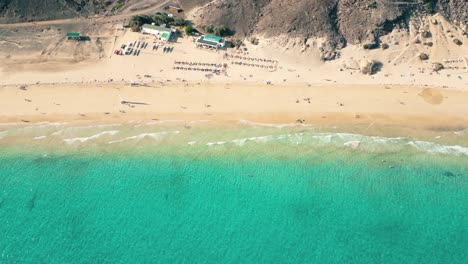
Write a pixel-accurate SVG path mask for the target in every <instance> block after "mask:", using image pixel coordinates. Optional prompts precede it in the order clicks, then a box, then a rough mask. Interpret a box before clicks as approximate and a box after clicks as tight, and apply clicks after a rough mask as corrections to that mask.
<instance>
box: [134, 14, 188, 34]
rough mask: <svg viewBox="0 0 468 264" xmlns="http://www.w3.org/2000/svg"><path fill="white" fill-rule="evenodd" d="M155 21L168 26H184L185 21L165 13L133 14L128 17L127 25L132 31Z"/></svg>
mask: <svg viewBox="0 0 468 264" xmlns="http://www.w3.org/2000/svg"><path fill="white" fill-rule="evenodd" d="M151 23H155V24H156V25H164V24H165V25H168V26H185V25H186V24H187V22H186V21H185V20H184V19H183V18H181V17H176V18H173V17H169V16H168V15H167V14H165V13H164V14H160V15H154V16H151V17H150V16H144V15H138V16H133V17H132V18H131V19H130V22H129V25H130V28H131V29H132V30H133V31H135V32H136V31H140V30H141V27H142V26H143V25H144V24H151Z"/></svg>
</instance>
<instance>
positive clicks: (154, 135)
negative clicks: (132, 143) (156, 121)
mask: <svg viewBox="0 0 468 264" xmlns="http://www.w3.org/2000/svg"><path fill="white" fill-rule="evenodd" d="M179 133H180V131H169V132H157V133H144V134H139V135H136V136H131V137H127V138H124V139H120V140H115V141H110V142H108V144H115V143H120V142H124V141H129V140H141V139H144V138H152V139H161V138H162V137H163V136H166V135H170V134H179Z"/></svg>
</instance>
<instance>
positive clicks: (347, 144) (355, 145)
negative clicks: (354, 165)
mask: <svg viewBox="0 0 468 264" xmlns="http://www.w3.org/2000/svg"><path fill="white" fill-rule="evenodd" d="M360 145H361V141H358V140H356V141H348V142H345V143H344V144H343V146H345V147H349V148H352V149H357V148H359V146H360Z"/></svg>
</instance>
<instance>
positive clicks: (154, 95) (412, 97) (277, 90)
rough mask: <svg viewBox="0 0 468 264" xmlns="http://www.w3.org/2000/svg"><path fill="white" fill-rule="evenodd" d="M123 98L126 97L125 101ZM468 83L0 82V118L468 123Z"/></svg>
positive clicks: (451, 126) (460, 125) (406, 124)
mask: <svg viewBox="0 0 468 264" xmlns="http://www.w3.org/2000/svg"><path fill="white" fill-rule="evenodd" d="M122 101H124V102H122ZM467 102H468V91H464V90H455V89H440V88H425V87H419V88H418V87H409V86H397V85H393V86H379V85H359V86H358V85H258V84H223V85H220V84H206V83H199V84H189V83H172V84H158V83H156V84H153V85H145V86H134V87H131V86H130V85H128V84H66V85H64V84H60V85H59V84H57V85H45V84H44V85H31V86H28V87H27V88H26V89H20V88H18V87H17V86H4V87H1V88H0V105H1V106H2V111H1V114H0V122H3V123H15V122H23V123H29V122H42V121H49V122H62V121H89V122H100V123H105V122H116V121H117V122H127V121H131V120H142V121H143V120H186V121H192V120H213V121H218V122H227V123H229V122H239V121H240V120H249V121H251V122H259V123H272V124H327V125H340V124H343V125H346V124H369V125H373V124H375V125H398V126H402V127H410V128H423V129H430V130H444V129H460V128H466V127H467V126H468V107H467Z"/></svg>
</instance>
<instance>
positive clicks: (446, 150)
mask: <svg viewBox="0 0 468 264" xmlns="http://www.w3.org/2000/svg"><path fill="white" fill-rule="evenodd" d="M407 145H409V146H412V147H414V148H416V149H417V150H420V151H424V152H426V153H430V154H451V155H456V156H461V155H466V156H468V148H467V147H462V146H445V145H439V144H436V143H432V142H427V141H410V142H408V143H407Z"/></svg>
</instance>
